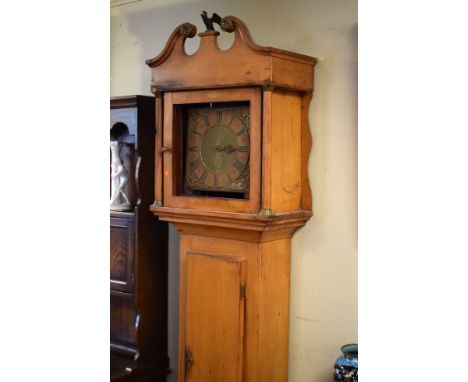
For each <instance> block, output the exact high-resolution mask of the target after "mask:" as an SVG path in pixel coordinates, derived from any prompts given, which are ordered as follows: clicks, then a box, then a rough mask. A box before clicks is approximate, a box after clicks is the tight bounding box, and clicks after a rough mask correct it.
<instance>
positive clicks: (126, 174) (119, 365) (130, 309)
mask: <svg viewBox="0 0 468 382" xmlns="http://www.w3.org/2000/svg"><path fill="white" fill-rule="evenodd" d="M154 109H155V108H154V98H153V97H144V96H131V97H118V98H111V101H110V140H111V142H114V146H115V147H114V151H113V152H112V154H111V167H110V170H111V182H112V189H111V206H110V210H111V211H110V353H111V357H110V359H111V365H110V369H111V381H138V382H159V381H165V380H166V374H167V371H168V366H169V361H168V357H167V237H168V227H167V223H165V222H160V221H159V220H158V218H157V217H155V216H154V215H153V214H152V213H151V212H150V211H149V206H150V204H151V203H153V201H154V196H153V195H154V166H155V158H154V141H155V129H154V123H155V113H154ZM111 146H112V143H111ZM116 147H117V149H116ZM113 155H114V156H118V158H114V157H113ZM119 171H120V172H119ZM113 175H114V176H113ZM119 176H120V178H119ZM119 187H120V193H121V194H120V195H117V194H118V192H115V193H114V191H115V190H117V189H119ZM117 191H118V190H117ZM116 195H117V196H116ZM112 200H114V203H112Z"/></svg>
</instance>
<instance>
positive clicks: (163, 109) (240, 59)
mask: <svg viewBox="0 0 468 382" xmlns="http://www.w3.org/2000/svg"><path fill="white" fill-rule="evenodd" d="M207 17H208V16H207V15H206V14H204V19H205V20H206V23H207V27H209V28H212V26H213V22H214V23H216V24H218V25H220V27H221V29H222V30H224V31H226V32H234V33H235V41H234V44H233V45H232V47H231V48H229V49H227V50H225V51H222V50H220V49H219V48H218V46H217V42H216V40H217V35H218V34H219V32H217V31H213V30H208V31H206V32H203V33H200V34H199V35H198V36H199V37H200V39H201V41H200V47H199V50H198V51H197V52H196V53H194V54H193V55H190V56H189V55H187V54H186V53H185V51H184V41H185V39H186V38H190V37H193V36H195V34H196V28H195V26H194V25H192V24H189V23H185V24H182V25H181V26H179V27H178V28H176V30H175V31H174V32H173V33H172V35H171V37H170V38H169V41H168V42H167V44H166V46H165V48H164V50H163V52H162V53H161V54H160V55H159V56H157V57H156V58H154V59H151V60H148V61H147V64H148V65H149V66H150V67H151V70H152V84H151V86H152V89H153V91H154V93H155V95H156V101H155V102H156V108H157V110H158V111H159V113H157V115H159V116H162V115H163V117H161V118H159V119H158V120H157V121H156V132H157V133H156V157H157V158H156V166H155V168H156V174H155V175H156V177H155V178H156V180H155V202H154V204H153V205H152V206H151V208H150V209H151V211H152V212H153V213H154V214H156V215H158V217H159V219H160V220H162V221H167V222H170V223H173V224H174V225H175V227H176V228H177V230H178V232H179V233H180V301H179V304H180V305H179V360H178V365H179V366H178V372H179V381H180V382H182V381H190V382H206V381H219V382H223V381H237V382H240V381H244V382H245V381H249V382H285V381H287V374H288V325H289V324H288V316H289V285H290V278H289V277H290V276H289V274H290V255H291V237H292V235H293V234H294V232H295V231H296V230H297V229H298V228H300V227H302V226H303V225H304V224H305V223H306V222H307V220H308V219H309V218H310V217H311V216H312V199H311V192H310V186H309V180H308V176H307V162H308V157H309V154H310V149H311V136H310V130H309V126H308V107H309V103H310V101H311V98H312V91H313V70H314V65H315V63H316V59H314V58H312V57H308V56H304V55H300V54H297V53H291V52H286V51H282V50H279V49H275V48H266V47H261V46H258V45H257V44H255V42H253V40H252V38H251V36H250V33H249V31H248V29H247V27H246V26H245V25H244V23H242V21H240V20H239V19H237V18H235V17H232V16H228V17H225V18H221V17H219V16H218V15H216V14H214V15H213V16H212V18H211V19H210V18H207ZM273 365H274V366H273Z"/></svg>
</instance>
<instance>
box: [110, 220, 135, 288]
mask: <svg viewBox="0 0 468 382" xmlns="http://www.w3.org/2000/svg"><path fill="white" fill-rule="evenodd" d="M133 238H134V221H133V219H121V218H111V224H110V288H111V290H115V291H120V292H133V257H134V256H133V247H134V240H133Z"/></svg>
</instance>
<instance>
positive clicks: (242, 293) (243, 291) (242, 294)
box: [240, 284, 247, 300]
mask: <svg viewBox="0 0 468 382" xmlns="http://www.w3.org/2000/svg"><path fill="white" fill-rule="evenodd" d="M246 293H247V291H246V286H245V284H241V285H240V299H241V300H242V299H244V298H245V297H246Z"/></svg>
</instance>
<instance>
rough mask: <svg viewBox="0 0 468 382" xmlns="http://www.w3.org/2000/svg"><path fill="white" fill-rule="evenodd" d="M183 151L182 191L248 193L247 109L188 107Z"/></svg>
mask: <svg viewBox="0 0 468 382" xmlns="http://www.w3.org/2000/svg"><path fill="white" fill-rule="evenodd" d="M185 152H186V154H185V158H186V160H185V169H184V174H185V175H184V186H185V188H188V189H191V190H205V191H225V192H241V193H247V192H248V191H249V154H250V114H249V107H248V106H236V107H219V106H218V107H217V106H215V105H213V106H212V107H209V108H207V107H202V108H201V107H192V108H189V109H188V111H187V141H186V148H185Z"/></svg>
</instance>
